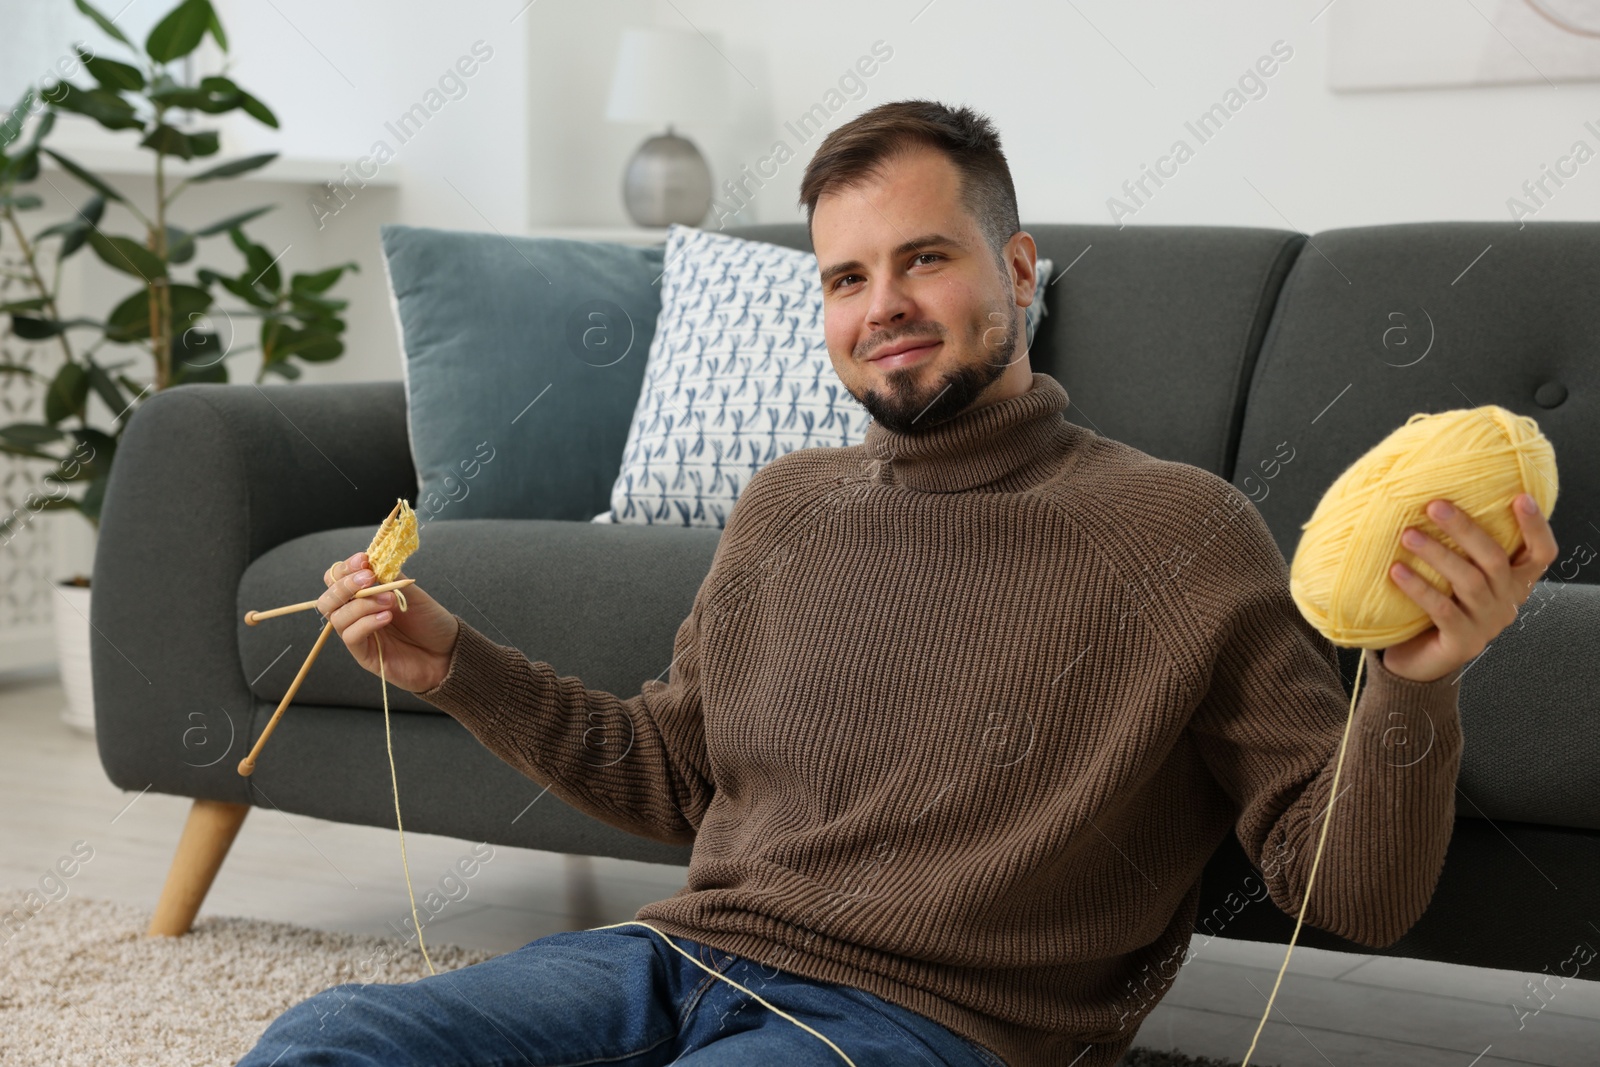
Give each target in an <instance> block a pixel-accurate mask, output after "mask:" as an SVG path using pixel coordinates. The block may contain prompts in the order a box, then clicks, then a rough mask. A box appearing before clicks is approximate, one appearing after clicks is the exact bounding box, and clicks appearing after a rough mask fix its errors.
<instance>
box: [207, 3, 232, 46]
mask: <svg viewBox="0 0 1600 1067" xmlns="http://www.w3.org/2000/svg"><path fill="white" fill-rule="evenodd" d="M206 29H207V30H209V31H210V32H211V39H212V40H213V41H216V42H217V47H218V48H220V49H222V50H223V51H224V52H226V51H227V50H228V35H227V34H226V33H224V32H223V29H222V20H221V19H220V18H218V17H217V12H216V10H215V9H213V10H212V12H211V21H210V22H208V23H206Z"/></svg>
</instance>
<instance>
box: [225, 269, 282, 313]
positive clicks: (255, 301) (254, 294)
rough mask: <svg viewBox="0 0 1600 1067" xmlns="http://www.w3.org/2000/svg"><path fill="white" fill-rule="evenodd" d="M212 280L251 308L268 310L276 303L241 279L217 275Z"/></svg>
mask: <svg viewBox="0 0 1600 1067" xmlns="http://www.w3.org/2000/svg"><path fill="white" fill-rule="evenodd" d="M213 280H215V281H216V283H217V284H218V285H220V286H222V287H223V288H224V289H226V290H228V292H230V293H232V294H233V295H234V296H236V297H238V298H239V299H240V300H243V301H244V302H245V303H247V304H250V305H251V306H252V307H258V308H269V307H271V306H272V305H273V304H275V303H277V301H276V300H274V299H273V298H272V297H271V296H268V295H267V294H266V293H263V292H262V291H261V290H260V289H258V288H256V287H255V286H253V285H251V284H250V283H249V282H248V281H245V280H243V279H240V278H229V277H225V276H223V275H220V274H219V275H216V276H215V278H214V279H213Z"/></svg>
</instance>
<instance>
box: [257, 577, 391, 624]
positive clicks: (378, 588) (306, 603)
mask: <svg viewBox="0 0 1600 1067" xmlns="http://www.w3.org/2000/svg"><path fill="white" fill-rule="evenodd" d="M415 581H416V579H415V578H401V579H400V580H399V581H395V582H384V583H383V584H382V585H374V586H370V587H368V588H366V589H358V590H356V596H372V595H373V594H374V593H382V592H384V591H385V590H388V589H404V588H405V587H406V586H408V585H410V584H411V583H413V582H415ZM316 606H317V602H316V601H315V600H303V601H301V602H300V603H298V604H289V605H286V606H284V607H281V608H273V609H272V610H271V611H247V612H245V613H244V622H245V625H246V626H254V625H255V624H256V623H258V622H260V621H261V620H262V619H275V618H277V617H278V616H279V615H290V614H293V613H294V612H296V611H309V610H311V609H312V608H314V607H316Z"/></svg>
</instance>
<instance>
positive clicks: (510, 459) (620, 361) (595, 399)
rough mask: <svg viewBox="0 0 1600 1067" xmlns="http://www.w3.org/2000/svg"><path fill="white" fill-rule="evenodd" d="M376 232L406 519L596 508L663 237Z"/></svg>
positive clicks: (640, 343) (624, 421)
mask: <svg viewBox="0 0 1600 1067" xmlns="http://www.w3.org/2000/svg"><path fill="white" fill-rule="evenodd" d="M379 232H380V235H381V239H382V243H383V256H384V269H385V272H386V274H387V277H388V280H389V291H390V294H391V299H392V301H393V305H394V313H395V321H396V326H397V328H398V330H399V333H400V339H401V346H402V347H403V348H404V350H405V361H404V367H405V382H406V402H407V427H408V429H409V431H410V437H411V453H412V458H413V460H414V461H415V463H416V468H417V485H418V489H417V503H416V512H417V520H418V522H419V523H427V522H431V521H432V520H433V519H468V518H535V519H569V520H576V521H587V520H588V519H590V518H591V517H593V516H594V515H595V513H596V512H601V511H605V510H606V509H607V508H608V507H609V505H610V502H611V490H612V486H613V485H614V484H615V482H616V479H617V472H618V470H619V469H620V467H621V464H622V452H623V448H624V446H625V445H626V444H627V440H628V430H629V425H630V422H631V419H632V416H633V412H634V408H635V407H636V406H637V404H638V402H639V389H640V385H641V383H642V382H643V380H644V370H645V364H646V358H647V356H648V355H649V352H650V342H651V340H652V338H653V337H654V336H655V327H656V317H657V316H658V315H659V314H660V311H661V296H660V292H661V291H660V288H659V284H658V283H659V279H660V276H661V268H662V259H663V252H664V250H663V248H662V246H660V245H656V246H654V247H636V246H629V245H621V244H612V243H607V242H599V241H572V240H565V239H561V238H549V237H503V236H501V235H499V234H496V233H470V232H465V231H456V230H442V229H433V228H428V227H419V226H403V225H399V224H396V223H390V224H386V225H384V226H382V227H381V228H380V231H379Z"/></svg>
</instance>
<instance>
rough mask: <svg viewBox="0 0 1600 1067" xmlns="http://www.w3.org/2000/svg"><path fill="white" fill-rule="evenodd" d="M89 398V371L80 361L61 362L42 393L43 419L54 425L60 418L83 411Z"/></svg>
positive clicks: (69, 416)
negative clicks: (48, 386)
mask: <svg viewBox="0 0 1600 1067" xmlns="http://www.w3.org/2000/svg"><path fill="white" fill-rule="evenodd" d="M88 399H89V373H88V371H86V370H84V369H83V365H82V364H81V363H63V364H61V369H60V370H59V371H57V372H56V379H55V381H53V382H51V383H50V390H49V391H48V392H47V393H45V395H44V417H45V421H46V422H48V423H50V424H52V425H54V424H55V423H58V422H60V421H61V420H62V419H66V418H71V417H72V416H74V415H81V414H82V413H83V405H84V401H86V400H88Z"/></svg>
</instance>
